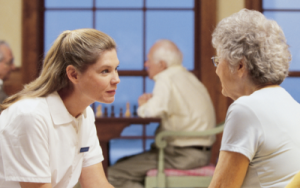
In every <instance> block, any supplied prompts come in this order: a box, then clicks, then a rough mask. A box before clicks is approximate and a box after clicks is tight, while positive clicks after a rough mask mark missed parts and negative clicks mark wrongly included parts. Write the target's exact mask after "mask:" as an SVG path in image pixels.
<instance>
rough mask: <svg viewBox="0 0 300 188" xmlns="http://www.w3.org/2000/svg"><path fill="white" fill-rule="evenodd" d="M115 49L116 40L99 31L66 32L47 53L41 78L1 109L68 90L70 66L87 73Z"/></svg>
mask: <svg viewBox="0 0 300 188" xmlns="http://www.w3.org/2000/svg"><path fill="white" fill-rule="evenodd" d="M115 48H116V44H115V42H114V40H113V39H112V38H111V37H110V36H108V35H107V34H105V33H103V32H101V31H98V30H96V29H78V30H73V31H69V30H67V31H64V32H63V33H61V34H60V35H59V36H58V38H57V39H56V40H55V42H54V44H53V45H52V47H51V48H50V50H49V52H48V53H47V55H46V57H45V60H44V64H43V69H42V72H41V74H40V76H39V77H38V78H37V79H35V80H34V81H32V82H31V83H29V84H28V85H25V86H24V89H23V90H22V91H20V92H19V93H17V94H15V95H12V96H11V97H9V98H7V99H6V100H4V102H3V104H2V105H0V108H1V109H2V110H4V109H6V108H8V107H9V106H10V105H12V104H13V103H15V102H17V101H19V100H21V99H24V98H34V97H45V96H47V95H49V94H50V93H52V92H54V91H59V90H61V89H63V88H68V87H69V86H71V85H70V82H69V79H68V77H67V75H66V68H67V66H68V65H73V66H74V67H75V68H76V69H77V70H78V71H79V72H84V71H85V70H86V69H87V67H88V66H89V65H92V64H94V63H96V61H97V59H98V58H99V57H100V56H101V53H102V52H104V51H107V50H111V49H115Z"/></svg>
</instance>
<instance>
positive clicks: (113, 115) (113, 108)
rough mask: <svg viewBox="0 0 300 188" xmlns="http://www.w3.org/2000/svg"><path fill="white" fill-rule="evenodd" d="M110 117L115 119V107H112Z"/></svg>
mask: <svg viewBox="0 0 300 188" xmlns="http://www.w3.org/2000/svg"><path fill="white" fill-rule="evenodd" d="M110 117H115V107H114V105H111V112H110Z"/></svg>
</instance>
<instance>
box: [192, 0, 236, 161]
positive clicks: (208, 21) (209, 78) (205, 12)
mask: <svg viewBox="0 0 300 188" xmlns="http://www.w3.org/2000/svg"><path fill="white" fill-rule="evenodd" d="M200 2H201V4H200V6H197V7H198V8H199V9H200V14H198V15H197V16H198V18H197V19H198V20H200V26H199V28H200V31H199V28H198V31H197V33H196V35H198V36H197V37H199V36H200V39H199V38H197V40H198V41H196V42H195V44H197V42H200V47H198V48H197V49H196V50H197V51H196V53H198V54H200V55H199V57H200V59H199V60H197V61H198V62H197V63H198V64H199V67H198V66H197V70H198V71H199V72H200V73H198V75H200V80H201V82H202V83H203V84H204V85H205V87H206V88H207V90H208V92H209V94H210V97H211V99H212V102H213V105H214V107H215V111H216V120H217V123H220V122H223V121H224V120H225V117H226V112H227V109H228V107H229V105H230V104H231V103H232V100H231V99H229V98H226V97H224V96H223V95H222V87H221V83H220V80H219V78H218V77H217V75H216V73H215V71H216V68H215V67H214V66H213V64H212V63H211V57H212V56H214V55H216V52H215V49H214V48H213V46H212V43H211V40H212V36H211V35H212V33H213V31H214V29H215V27H216V23H217V0H210V1H206V0H201V1H200ZM198 3H199V2H198ZM198 22H199V21H198ZM199 57H198V58H199ZM221 140H222V134H219V135H217V140H216V142H215V143H214V145H213V148H212V156H211V161H210V162H211V163H213V164H215V163H216V161H217V158H218V155H219V150H220V146H221Z"/></svg>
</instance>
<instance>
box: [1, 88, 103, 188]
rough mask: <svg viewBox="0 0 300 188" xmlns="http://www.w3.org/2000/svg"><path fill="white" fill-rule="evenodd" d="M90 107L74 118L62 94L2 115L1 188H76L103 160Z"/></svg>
mask: <svg viewBox="0 0 300 188" xmlns="http://www.w3.org/2000/svg"><path fill="white" fill-rule="evenodd" d="M94 122H95V118H94V113H93V111H92V109H91V108H90V107H88V108H86V110H85V111H84V112H83V113H82V114H81V115H80V116H79V117H78V118H74V117H73V116H71V115H70V114H69V112H68V111H67V109H66V107H65V106H64V103H63V101H62V100H61V98H60V96H59V95H58V93H57V92H54V93H52V94H50V95H48V96H47V97H44V98H32V99H23V100H21V101H18V102H16V103H14V104H13V105H12V106H10V107H9V108H8V109H6V110H4V111H3V112H2V114H1V115H0V188H4V187H5V188H6V187H9V188H19V187H20V185H19V182H36V183H51V184H52V187H53V188H69V187H73V186H75V184H76V183H77V182H78V179H79V176H80V174H81V169H82V167H87V166H91V165H94V164H97V163H99V162H101V161H102V160H103V155H102V150H101V148H100V145H99V141H98V138H97V131H96V127H95V123H94Z"/></svg>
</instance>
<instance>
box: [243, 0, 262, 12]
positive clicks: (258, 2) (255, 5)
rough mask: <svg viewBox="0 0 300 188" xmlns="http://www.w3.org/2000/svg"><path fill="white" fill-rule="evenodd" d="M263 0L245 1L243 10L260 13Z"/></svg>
mask: <svg viewBox="0 0 300 188" xmlns="http://www.w3.org/2000/svg"><path fill="white" fill-rule="evenodd" d="M262 1H263V0H245V8H247V9H250V10H257V11H259V12H262Z"/></svg>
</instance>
